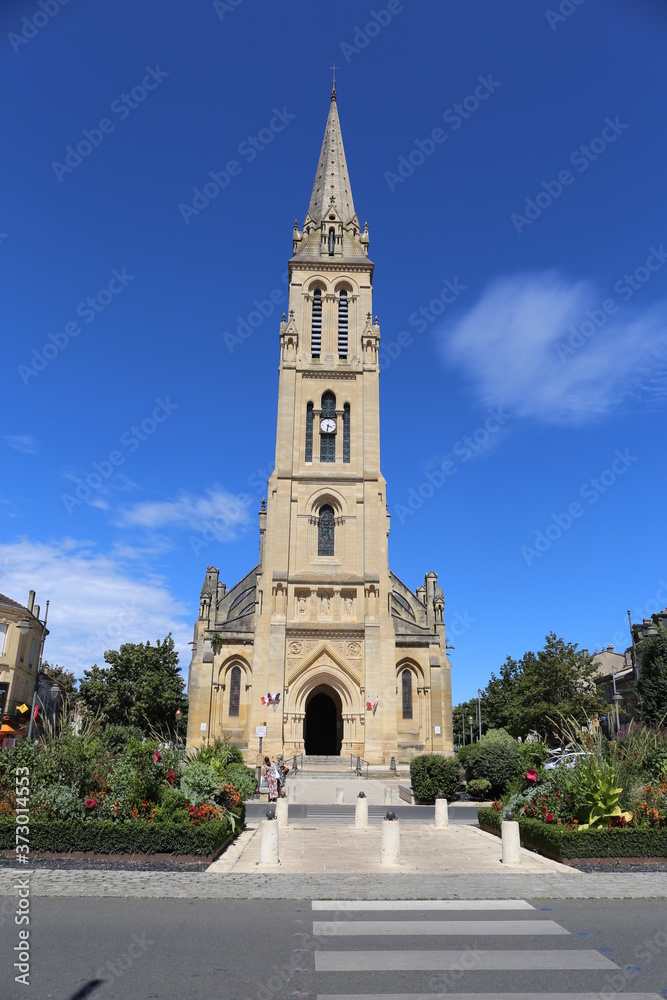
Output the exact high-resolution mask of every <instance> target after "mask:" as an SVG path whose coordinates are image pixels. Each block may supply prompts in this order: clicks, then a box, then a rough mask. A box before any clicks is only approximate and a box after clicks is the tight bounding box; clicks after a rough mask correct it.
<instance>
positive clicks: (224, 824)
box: [0, 810, 245, 857]
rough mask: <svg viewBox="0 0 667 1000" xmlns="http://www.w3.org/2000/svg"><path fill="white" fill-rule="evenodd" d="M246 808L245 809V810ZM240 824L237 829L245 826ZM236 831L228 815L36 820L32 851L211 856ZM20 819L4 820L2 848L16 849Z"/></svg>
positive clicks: (32, 825)
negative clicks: (179, 819) (199, 819)
mask: <svg viewBox="0 0 667 1000" xmlns="http://www.w3.org/2000/svg"><path fill="white" fill-rule="evenodd" d="M244 811H245V810H244ZM242 825H243V824H242V821H241V820H239V822H238V823H237V825H236V833H238V832H239V831H240V829H241V827H242ZM231 834H232V828H231V824H230V823H229V821H228V820H226V819H221V820H212V821H210V822H208V823H200V824H199V825H197V826H195V825H193V824H192V823H151V824H149V823H143V822H140V821H133V822H128V823H118V822H114V821H113V820H101V821H100V820H92V819H86V820H73V821H70V820H32V821H31V823H30V853H31V854H35V853H37V852H39V851H53V852H56V853H69V852H70V851H86V852H91V853H94V854H191V855H197V856H203V857H206V856H210V855H212V854H215V853H216V851H218V850H219V848H220V847H221V846H222V845H223V844H224V842H225V841H226V840H227V839H228V837H230V836H231ZM15 839H16V823H15V822H14V820H2V821H0V850H5V851H11V850H14V846H15Z"/></svg>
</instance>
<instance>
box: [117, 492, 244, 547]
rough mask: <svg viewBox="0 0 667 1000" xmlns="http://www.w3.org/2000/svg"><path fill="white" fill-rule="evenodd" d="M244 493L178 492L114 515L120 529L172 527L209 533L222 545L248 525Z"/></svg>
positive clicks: (124, 509)
mask: <svg viewBox="0 0 667 1000" xmlns="http://www.w3.org/2000/svg"><path fill="white" fill-rule="evenodd" d="M248 501H249V498H248V497H247V494H243V495H239V496H238V497H237V496H234V495H233V494H232V493H227V492H226V491H225V490H223V489H221V488H220V487H214V488H213V489H209V490H207V491H206V494H205V496H196V495H194V494H191V493H184V492H181V493H179V495H178V496H177V497H176V499H175V500H156V501H147V502H145V503H138V504H135V505H134V506H132V507H125V508H123V509H121V510H120V511H119V512H118V515H117V523H118V524H119V525H122V526H124V527H137V528H146V529H151V530H156V529H158V528H176V529H180V530H183V531H187V530H190V531H198V532H201V531H204V530H206V529H208V530H209V531H211V530H212V531H213V532H214V534H215V537H216V538H217V539H218V540H220V541H223V542H226V541H233V540H234V539H235V538H236V537H237V531H238V529H240V528H244V527H245V526H246V525H248V524H249V523H250V518H249V515H248V509H247V508H248Z"/></svg>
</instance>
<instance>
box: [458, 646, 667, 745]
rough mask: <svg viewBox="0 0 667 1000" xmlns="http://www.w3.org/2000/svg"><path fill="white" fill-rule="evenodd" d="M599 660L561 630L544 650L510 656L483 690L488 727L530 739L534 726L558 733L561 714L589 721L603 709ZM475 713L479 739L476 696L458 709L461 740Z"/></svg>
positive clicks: (484, 724) (484, 720)
mask: <svg viewBox="0 0 667 1000" xmlns="http://www.w3.org/2000/svg"><path fill="white" fill-rule="evenodd" d="M593 660H594V658H593V657H591V656H582V654H581V653H580V652H578V651H577V646H576V643H570V642H565V641H564V640H563V639H560V638H558V637H557V636H556V634H555V632H550V633H549V635H547V636H546V639H545V645H544V649H541V650H540V651H539V652H538V653H533V652H530V651H529V652H527V653H524V655H523V656H522V657H521V659H520V660H513V659H512V657H511V656H508V657H507V659H506V660H505V662H504V663H503V665H502V666H501V668H500V671H499V675H498V676H496V674H494V673H492V674H491V680H490V681H489V683H488V684H487V686H486V688H485V690H484V691H483V693H482V731H483V732H486V731H487V730H488V729H506V730H507V732H508V733H511V735H512V736H514V737H517V736H521V737H525V736H527V735H528V733H529V732H530V731H531V730H533V729H535V730H537V731H538V732H539V733H540V734H542V735H547V734H549V733H550V732H553V729H554V724H555V726H556V729H557V730H558V729H559V726H558V721H557V720H558V719H559V718H570V719H574V720H575V721H576V722H579V723H584V722H586V721H587V719H590V718H591V717H592V716H593V715H595V714H596V713H598V712H600V711H602V707H603V702H602V701H601V699H600V697H599V695H598V691H597V687H596V683H595V672H596V668H595V666H594V664H593ZM665 711H667V705H666V707H665ZM469 715H472V717H473V719H474V720H475V722H474V723H473V734H474V736H475V738H477V735H478V732H479V729H478V723H477V700H476V699H475V698H473V699H471V700H470V701H466V702H463V703H462V704H460V705H457V706H456V707H455V708H454V710H453V723H454V736H455V738H457V737H458V739H460V737H461V726H462V721H465V729H466V742H468V740H469V739H470V726H469V724H468V722H467V719H468V716H469ZM552 723H553V724H552Z"/></svg>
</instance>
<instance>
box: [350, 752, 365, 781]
mask: <svg viewBox="0 0 667 1000" xmlns="http://www.w3.org/2000/svg"><path fill="white" fill-rule="evenodd" d="M364 764H365V765H366V779H368V761H367V760H364V758H363V757H359V756H358V755H357V756H356V757H355V755H354V754H353V753H351V754H350V770H351V771H354V772H355V773H356V774H358V775H359V777H360V778H363V776H364V775H363V766H364Z"/></svg>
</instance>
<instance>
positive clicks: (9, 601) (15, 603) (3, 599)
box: [0, 594, 28, 611]
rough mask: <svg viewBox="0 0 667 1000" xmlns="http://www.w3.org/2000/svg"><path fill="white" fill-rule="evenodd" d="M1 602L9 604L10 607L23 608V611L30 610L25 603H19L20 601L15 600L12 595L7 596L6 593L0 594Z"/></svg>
mask: <svg viewBox="0 0 667 1000" xmlns="http://www.w3.org/2000/svg"><path fill="white" fill-rule="evenodd" d="M0 604H7V605H9V607H10V608H21V610H22V611H27V610H28V609H27V608H26V607H25V605H23V604H19V603H18V601H13V600H12V599H11V597H6V596H5V595H4V594H0Z"/></svg>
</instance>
